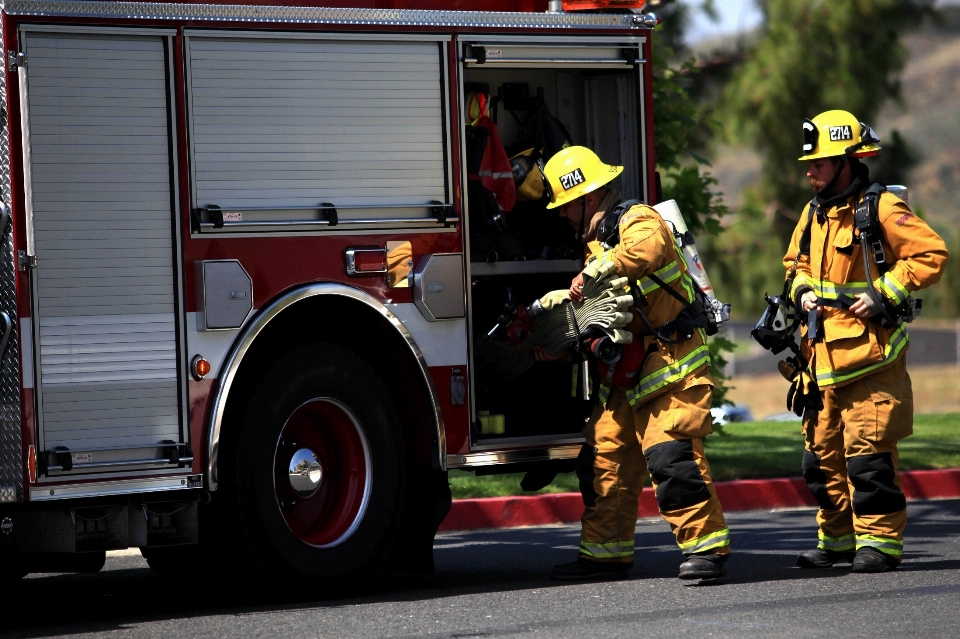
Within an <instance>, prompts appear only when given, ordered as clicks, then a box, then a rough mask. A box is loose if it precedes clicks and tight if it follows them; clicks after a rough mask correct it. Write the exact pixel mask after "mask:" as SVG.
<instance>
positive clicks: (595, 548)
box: [580, 539, 633, 559]
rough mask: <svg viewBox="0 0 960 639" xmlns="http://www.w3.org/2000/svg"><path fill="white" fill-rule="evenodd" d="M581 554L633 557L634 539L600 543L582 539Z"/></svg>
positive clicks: (588, 555)
mask: <svg viewBox="0 0 960 639" xmlns="http://www.w3.org/2000/svg"><path fill="white" fill-rule="evenodd" d="M580 554H581V555H583V556H584V557H591V558H593V559H623V558H627V557H629V558H630V559H633V540H632V539H630V540H629V541H611V542H609V543H605V544H598V543H593V542H589V541H583V540H582V539H581V540H580Z"/></svg>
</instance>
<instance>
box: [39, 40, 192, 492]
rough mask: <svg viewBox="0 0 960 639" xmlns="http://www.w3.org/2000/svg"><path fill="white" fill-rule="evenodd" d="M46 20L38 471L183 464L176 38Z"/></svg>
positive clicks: (41, 139)
mask: <svg viewBox="0 0 960 639" xmlns="http://www.w3.org/2000/svg"><path fill="white" fill-rule="evenodd" d="M41 29H42V28H37V30H33V29H28V30H25V31H23V32H22V40H21V42H22V44H23V45H24V46H25V51H26V54H27V60H28V65H29V66H28V68H27V73H26V74H25V75H26V81H27V82H28V86H27V87H22V89H23V88H25V89H26V98H27V99H26V102H27V103H26V105H25V107H27V108H28V113H29V116H28V122H27V123H26V124H27V129H28V130H27V131H26V132H25V135H24V138H25V142H26V143H27V144H26V145H25V146H26V152H25V156H26V157H25V161H26V162H27V166H28V167H29V169H30V171H29V173H28V175H31V177H30V178H29V179H28V180H27V184H26V185H25V188H26V189H27V191H28V193H30V194H31V195H32V198H31V199H32V206H29V201H30V200H28V209H31V208H32V210H28V211H27V216H28V218H31V217H32V221H33V228H34V246H35V250H36V257H37V262H36V267H35V268H34V269H33V272H32V283H33V286H32V293H33V318H32V325H33V331H34V339H35V342H34V343H35V344H36V347H35V349H36V358H37V366H36V380H35V381H36V397H37V408H38V413H37V421H38V430H39V432H38V440H39V444H40V445H39V447H38V450H40V451H45V452H43V453H40V455H38V456H39V458H40V459H39V462H40V467H41V471H43V470H44V469H45V470H46V473H47V474H48V475H49V476H58V475H60V476H62V475H64V474H69V475H72V476H75V475H84V474H89V473H102V472H124V471H127V472H140V473H142V472H144V471H147V470H151V471H152V470H155V469H157V468H166V469H169V468H171V467H172V468H173V469H177V468H178V466H179V465H180V464H181V463H182V462H183V461H184V460H185V458H186V457H187V456H188V455H187V453H186V446H185V440H184V435H183V423H184V419H183V415H182V407H181V402H180V397H181V396H182V395H183V389H182V383H183V380H182V379H181V373H180V367H179V364H178V362H179V355H178V337H177V336H178V333H179V331H180V326H179V325H180V320H179V319H178V314H177V302H176V300H177V298H178V296H179V295H180V292H179V287H178V281H179V279H180V278H179V277H178V274H177V266H176V262H177V245H176V242H177V240H176V224H177V222H176V215H175V210H174V209H175V204H174V196H173V194H174V189H173V187H172V185H171V175H172V164H171V162H172V152H171V148H172V145H171V135H170V113H169V108H168V104H169V102H170V100H169V96H170V55H169V50H170V45H171V42H170V40H169V38H168V36H167V35H166V34H156V33H155V32H154V33H150V32H146V31H144V30H139V31H136V32H130V31H123V30H120V29H114V30H88V31H84V32H77V33H70V32H67V31H63V30H49V31H44V30H41ZM21 79H22V80H23V79H24V76H21ZM26 383H27V384H29V383H30V380H27V382H26ZM181 472H182V471H181Z"/></svg>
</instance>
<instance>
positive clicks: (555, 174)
mask: <svg viewBox="0 0 960 639" xmlns="http://www.w3.org/2000/svg"><path fill="white" fill-rule="evenodd" d="M621 173H623V167H622V166H613V165H610V164H604V163H603V162H602V161H601V160H600V158H599V157H598V156H597V154H596V153H594V152H593V151H591V150H590V149H588V148H587V147H585V146H571V147H567V148H565V149H563V150H562V151H560V152H559V153H557V154H556V155H554V156H553V157H552V158H550V161H549V162H547V164H546V166H544V167H543V176H544V178H545V180H544V182H545V185H546V187H547V195H549V197H550V203H549V204H547V208H548V209H555V208H557V207H558V206H563V205H564V204H566V203H567V202H572V201H574V200H576V199H577V198H579V197H582V196H584V195H586V194H587V193H591V192H593V191H596V190H597V189H599V188H600V187H602V186H605V185H606V184H608V183H609V182H611V181H612V180H614V179H615V178H616V177H617V176H618V175H620V174H621Z"/></svg>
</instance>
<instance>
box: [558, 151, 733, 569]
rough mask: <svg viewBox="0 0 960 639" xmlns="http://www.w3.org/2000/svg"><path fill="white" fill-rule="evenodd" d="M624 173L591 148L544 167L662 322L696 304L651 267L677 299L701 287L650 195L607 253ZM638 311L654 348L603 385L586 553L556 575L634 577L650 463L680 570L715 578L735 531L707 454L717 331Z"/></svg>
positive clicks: (587, 451)
mask: <svg viewBox="0 0 960 639" xmlns="http://www.w3.org/2000/svg"><path fill="white" fill-rule="evenodd" d="M622 171H623V167H615V166H608V165H605V164H603V163H602V162H601V161H600V159H599V158H598V157H597V156H596V154H594V153H593V152H592V151H590V150H589V149H586V148H584V147H570V148H567V149H564V150H563V151H561V152H559V153H557V154H556V155H555V156H554V157H553V158H551V159H550V161H549V162H548V163H547V165H546V167H544V177H545V178H546V183H547V185H548V187H549V189H548V194H549V196H550V204H549V205H548V207H549V208H559V209H560V212H561V215H562V216H563V217H564V218H566V219H567V221H568V222H569V223H570V224H571V226H572V227H573V228H574V229H575V230H579V234H580V237H581V239H582V240H583V241H584V242H585V243H587V245H588V248H589V249H591V253H592V257H591V260H592V261H593V263H594V265H596V264H602V263H605V262H613V264H614V266H615V269H616V272H617V274H618V275H620V276H623V277H627V278H628V279H629V280H630V281H631V282H634V283H635V285H634V286H635V290H636V291H637V294H638V297H639V298H640V300H641V301H640V302H639V303H640V304H642V305H643V311H642V312H643V313H644V314H645V316H646V318H647V320H648V322H649V323H650V324H651V325H652V326H653V328H657V329H661V328H662V327H664V325H667V324H668V322H671V321H672V320H674V319H675V318H676V317H677V316H678V314H679V313H680V312H681V311H683V310H684V308H685V305H684V304H683V303H681V302H680V301H679V300H678V299H677V298H675V297H674V296H673V295H671V294H669V293H667V292H665V291H664V290H663V289H662V288H661V286H660V284H658V283H657V282H656V281H655V280H654V279H653V278H651V275H653V277H654V278H657V279H659V280H660V281H661V282H662V283H663V284H664V285H665V286H668V287H670V288H671V289H673V292H674V293H676V295H677V297H682V298H683V299H690V300H692V295H693V292H692V289H693V285H692V282H691V279H690V277H689V275H688V274H687V272H686V266H685V263H684V261H683V258H682V257H681V255H680V253H679V252H678V250H677V247H676V244H675V243H674V237H673V234H672V232H671V230H670V228H669V227H668V226H667V224H666V223H665V222H664V221H663V219H662V218H661V217H660V215H659V214H658V213H657V212H656V211H655V210H654V209H652V208H650V207H649V206H645V205H642V204H640V205H636V206H633V207H631V208H630V209H629V210H627V211H626V212H625V213H623V214H622V217H621V218H620V220H619V222H618V228H619V232H620V240H619V243H617V244H616V246H614V248H613V249H610V250H604V248H603V247H602V246H601V245H600V243H599V242H597V241H596V239H595V236H596V229H597V228H598V227H599V226H600V222H601V219H602V218H603V217H604V215H605V213H604V211H607V210H608V209H605V208H603V206H602V205H606V206H607V207H608V208H609V206H610V204H611V202H609V201H608V198H607V197H598V195H597V191H598V190H599V189H601V188H603V187H605V185H606V184H608V183H609V182H610V181H611V180H613V179H614V178H616V177H617V176H618V175H619V174H620V173H621V172H622ZM608 194H609V191H608V192H607V195H608ZM617 199H619V196H617ZM587 268H588V269H589V268H590V265H588V267H587ZM580 285H582V276H578V277H577V278H576V279H575V280H574V282H573V285H572V287H571V298H573V299H577V297H578V296H580V293H579V288H578V287H579V286H580ZM581 298H582V296H581ZM634 316H635V317H634V320H633V322H632V323H631V324H630V326H629V327H628V328H629V330H631V332H633V333H634V335H635V336H636V339H642V340H643V343H644V346H645V348H646V350H647V353H648V355H647V357H646V359H645V361H644V363H643V366H642V367H641V369H640V371H639V372H638V374H637V375H636V376H635V378H634V385H633V386H632V387H629V388H609V387H606V386H602V387H601V390H600V393H599V396H600V397H599V398H600V402H599V404H598V405H597V407H596V409H595V410H594V412H593V415H592V417H591V418H590V420H589V422H588V424H587V426H586V427H585V428H584V437H585V438H586V443H585V445H584V447H583V449H582V450H581V453H580V458H579V463H578V467H577V475H578V477H579V478H580V490H581V493H582V494H583V500H584V505H585V507H586V508H585V511H584V514H583V518H582V531H581V536H580V552H579V555H578V558H577V560H576V561H574V562H572V563H568V564H562V565H558V566H556V567H554V569H553V572H552V573H551V577H552V578H554V579H560V580H575V579H597V578H626V577H627V576H628V571H629V569H630V567H631V566H632V565H633V545H634V531H635V527H636V521H637V511H638V502H639V498H640V491H641V490H642V488H643V482H644V479H645V476H646V472H647V469H648V468H649V470H650V474H651V475H652V481H653V486H654V488H655V490H656V497H657V502H658V504H659V506H660V512H661V514H663V516H664V518H665V519H666V520H667V521H668V522H669V523H670V525H671V527H672V529H673V531H674V533H675V535H676V539H677V543H678V545H679V546H680V549H681V551H682V552H683V554H684V555H685V556H686V560H685V561H684V562H683V563H682V564H681V566H680V578H681V579H716V578H718V577H720V576H722V575H723V562H724V561H725V560H726V558H727V556H728V555H729V552H730V540H729V531H728V529H727V525H726V523H725V521H724V518H723V513H722V511H721V509H720V502H719V501H718V500H717V495H716V492H715V491H714V488H713V483H712V482H711V479H710V467H709V465H708V464H707V460H706V458H705V457H704V452H703V438H704V437H705V436H706V435H707V434H709V433H710V432H711V431H712V424H713V419H712V416H711V414H710V400H711V396H712V392H713V385H712V384H713V379H712V378H711V377H710V375H709V373H708V366H709V361H710V357H709V352H708V350H707V346H706V343H705V341H706V337H705V334H704V332H703V330H702V329H696V330H694V331H693V335H692V337H690V338H689V339H675V338H677V337H678V335H677V334H671V335H670V336H667V335H664V337H668V339H669V340H670V341H669V342H668V341H664V340H660V339H657V338H656V337H654V336H653V335H650V334H648V331H647V329H646V328H645V325H644V324H642V323H641V321H640V320H639V319H638V311H635V312H634ZM668 326H669V325H668ZM663 330H664V331H669V328H663ZM670 342H675V343H670Z"/></svg>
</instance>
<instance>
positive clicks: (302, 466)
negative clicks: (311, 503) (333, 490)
mask: <svg viewBox="0 0 960 639" xmlns="http://www.w3.org/2000/svg"><path fill="white" fill-rule="evenodd" d="M321 483H323V466H321V465H320V460H319V459H318V458H317V454H316V453H315V452H313V451H312V450H310V449H309V448H301V449H300V450H298V451H297V452H295V453H294V454H293V457H292V458H291V459H290V487H291V488H293V492H294V493H296V495H297V497H300V498H301V499H306V498H307V497H312V496H313V495H314V494H316V492H317V491H318V490H320V484H321Z"/></svg>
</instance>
